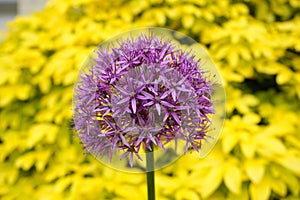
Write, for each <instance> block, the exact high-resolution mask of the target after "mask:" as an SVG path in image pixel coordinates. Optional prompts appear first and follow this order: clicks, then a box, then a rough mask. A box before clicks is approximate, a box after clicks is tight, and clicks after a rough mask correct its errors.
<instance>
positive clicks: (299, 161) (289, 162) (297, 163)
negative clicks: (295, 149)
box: [276, 152, 300, 176]
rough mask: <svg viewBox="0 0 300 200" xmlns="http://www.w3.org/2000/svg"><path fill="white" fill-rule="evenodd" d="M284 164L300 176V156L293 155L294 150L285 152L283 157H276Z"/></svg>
mask: <svg viewBox="0 0 300 200" xmlns="http://www.w3.org/2000/svg"><path fill="white" fill-rule="evenodd" d="M276 160H277V162H279V163H280V164H281V165H282V166H284V167H286V168H287V169H289V170H291V171H293V172H294V173H296V174H297V175H298V176H300V158H299V156H297V155H293V154H292V152H289V153H287V154H285V156H283V157H278V158H276Z"/></svg>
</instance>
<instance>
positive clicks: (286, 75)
mask: <svg viewBox="0 0 300 200" xmlns="http://www.w3.org/2000/svg"><path fill="white" fill-rule="evenodd" d="M292 76H293V72H292V71H291V70H289V69H287V68H284V70H281V72H279V74H278V75H277V76H276V82H277V83H278V84H279V85H283V84H286V83H288V82H290V81H291V79H292Z"/></svg>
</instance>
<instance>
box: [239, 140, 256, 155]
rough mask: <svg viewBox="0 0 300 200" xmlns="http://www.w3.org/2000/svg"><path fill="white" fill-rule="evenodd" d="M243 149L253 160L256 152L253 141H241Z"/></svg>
mask: <svg viewBox="0 0 300 200" xmlns="http://www.w3.org/2000/svg"><path fill="white" fill-rule="evenodd" d="M241 149H242V152H243V154H244V155H245V156H246V157H247V158H252V157H253V156H254V153H255V151H256V144H255V143H254V141H253V140H252V139H250V140H248V141H241Z"/></svg>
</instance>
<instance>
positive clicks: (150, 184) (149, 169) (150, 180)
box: [146, 144, 155, 200]
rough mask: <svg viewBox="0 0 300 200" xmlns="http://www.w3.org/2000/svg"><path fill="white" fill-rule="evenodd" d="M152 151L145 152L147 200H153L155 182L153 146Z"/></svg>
mask: <svg viewBox="0 0 300 200" xmlns="http://www.w3.org/2000/svg"><path fill="white" fill-rule="evenodd" d="M151 148H152V151H150V150H149V149H147V150H146V173H147V190H148V200H155V182H154V153H153V145H152V144H151Z"/></svg>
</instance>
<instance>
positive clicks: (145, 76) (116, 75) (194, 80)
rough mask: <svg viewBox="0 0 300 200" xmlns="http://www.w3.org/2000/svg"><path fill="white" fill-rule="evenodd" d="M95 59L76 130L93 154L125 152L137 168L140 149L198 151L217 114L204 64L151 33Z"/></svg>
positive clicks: (79, 88)
mask: <svg viewBox="0 0 300 200" xmlns="http://www.w3.org/2000/svg"><path fill="white" fill-rule="evenodd" d="M96 54H97V56H96V57H95V58H94V59H93V63H92V65H91V66H90V67H89V69H88V70H87V71H85V72H83V73H81V75H80V79H79V81H78V83H77V85H76V86H75V87H76V88H75V96H74V97H75V98H74V107H75V108H74V121H75V129H76V131H77V133H78V135H79V137H80V139H81V141H82V143H83V144H84V148H85V149H86V150H87V152H88V153H91V154H94V155H97V156H100V157H103V156H106V157H108V159H111V157H112V155H113V154H114V153H115V152H116V151H123V154H122V156H121V157H120V159H123V158H124V157H128V158H129V164H130V166H133V159H134V156H136V157H137V158H138V159H142V158H141V157H140V155H139V152H140V150H141V149H143V151H145V150H146V149H147V150H148V151H153V149H154V148H160V149H163V150H164V149H165V145H166V144H168V143H169V142H170V141H174V140H175V141H177V140H181V141H184V142H185V147H184V152H185V153H186V152H187V150H188V149H189V148H193V149H195V150H196V151H199V149H200V148H201V144H202V142H203V140H205V139H206V137H207V131H208V128H209V127H210V125H211V121H210V115H211V114H213V113H214V107H213V102H212V100H211V99H212V98H211V95H212V91H213V87H212V85H213V84H212V83H211V82H209V81H207V78H206V76H205V72H203V71H202V70H201V68H200V62H201V60H197V61H196V60H195V58H194V56H193V55H191V53H189V52H183V51H182V50H180V49H177V48H176V45H175V44H173V43H172V42H171V41H170V40H168V39H165V38H164V37H157V36H155V35H154V34H151V33H149V35H145V34H140V35H139V36H138V37H136V38H130V39H127V40H124V41H119V45H118V47H112V48H111V50H109V49H108V48H101V47H99V48H98V50H97V51H96ZM201 64H202V63H201ZM175 144H176V143H175Z"/></svg>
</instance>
